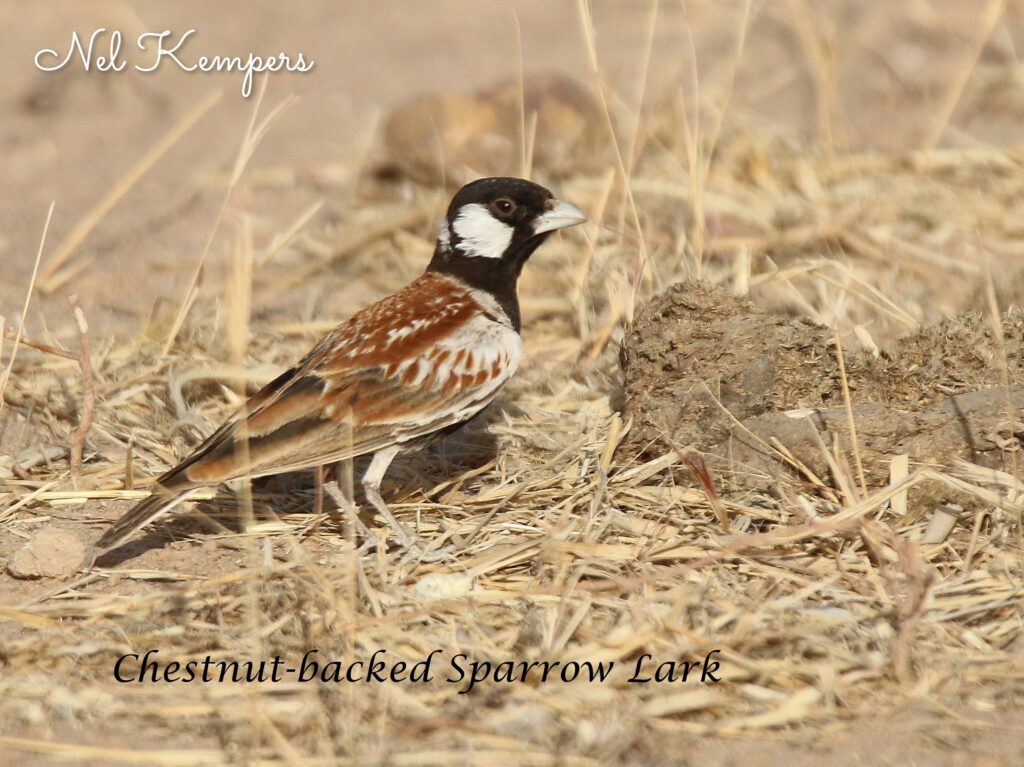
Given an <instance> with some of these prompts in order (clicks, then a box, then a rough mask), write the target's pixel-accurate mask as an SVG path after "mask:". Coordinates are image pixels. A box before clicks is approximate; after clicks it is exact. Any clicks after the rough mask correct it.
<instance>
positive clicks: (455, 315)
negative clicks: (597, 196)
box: [89, 178, 586, 564]
mask: <svg viewBox="0 0 1024 767" xmlns="http://www.w3.org/2000/svg"><path fill="white" fill-rule="evenodd" d="M584 221H586V217H585V216H584V215H583V214H582V213H581V212H580V211H579V210H578V209H577V208H575V207H574V206H572V205H570V204H569V203H567V202H562V201H560V200H557V199H555V198H554V197H553V196H552V194H551V192H549V191H548V190H547V189H545V188H544V187H542V186H538V185H537V184H534V183H531V182H529V181H524V180H522V179H517V178H485V179H481V180H479V181H474V182H472V183H470V184H467V185H466V186H464V187H463V188H462V189H461V190H459V192H458V193H457V194H456V195H455V197H454V199H453V200H452V202H451V205H450V206H449V207H448V214H447V216H446V218H445V221H444V224H443V225H442V227H441V232H440V234H439V236H438V238H437V246H436V247H435V249H434V257H433V258H432V259H431V261H430V265H429V266H428V267H427V271H426V272H425V273H424V274H423V275H422V276H421V277H419V278H418V279H416V280H415V281H414V282H412V283H411V284H410V285H409V286H408V287H406V288H405V289H403V290H401V291H399V292H398V293H395V294H394V295H392V296H388V297H387V298H384V299H382V300H380V301H378V302H377V303H375V304H373V305H372V306H369V307H367V308H366V309H363V310H362V311H360V312H358V313H357V314H356V315H355V316H353V317H352V318H351V319H349V320H348V321H347V322H344V323H342V324H341V325H339V326H338V327H337V328H335V329H334V330H333V331H332V332H331V333H330V334H328V335H327V336H326V337H325V338H324V339H323V340H321V341H320V342H319V343H318V344H317V345H316V346H314V347H313V349H312V350H311V351H310V352H309V353H308V354H307V355H306V356H305V357H304V358H303V359H302V360H301V361H300V362H299V363H298V364H297V365H295V367H293V368H292V369H290V370H288V371H287V372H285V373H283V374H282V375H280V376H278V377H277V378H275V379H274V380H273V381H271V382H270V383H269V384H267V385H266V386H264V387H263V388H262V389H261V390H260V391H259V392H258V393H256V394H255V395H254V396H253V397H251V398H250V399H249V400H248V402H246V404H245V406H244V407H243V408H242V410H241V412H239V413H237V414H235V416H233V417H232V418H230V419H229V420H228V421H227V422H226V423H224V424H223V425H222V426H221V427H220V428H219V429H217V430H216V431H215V432H214V433H213V434H211V435H210V436H209V437H208V438H207V439H206V441H205V442H203V443H202V444H201V445H200V446H199V447H198V448H197V449H196V450H195V452H193V453H192V454H191V455H190V456H188V457H187V458H186V459H185V460H183V461H182V462H181V463H179V464H178V465H177V466H175V467H174V468H173V469H171V470H170V471H168V472H167V473H165V474H164V475H162V476H161V477H159V478H158V479H157V481H156V489H155V490H154V492H153V494H152V495H151V496H150V497H149V498H146V499H145V500H143V501H141V502H140V503H139V504H137V505H136V506H135V507H134V508H132V509H131V510H130V511H129V512H128V513H127V514H125V515H124V516H123V517H121V518H120V519H119V520H117V521H116V522H115V523H114V524H112V525H111V526H110V528H109V529H108V530H107V531H106V532H105V533H103V535H102V536H101V537H100V539H99V540H98V541H97V542H96V544H95V546H94V547H93V552H92V557H94V556H95V555H96V554H99V553H103V552H105V551H107V550H109V549H111V548H113V547H114V546H117V545H118V544H119V543H121V542H122V541H124V540H125V539H126V538H128V537H129V536H130V535H132V533H134V532H135V531H137V530H138V529H139V528H141V527H142V526H143V525H145V524H147V523H149V522H151V521H152V520H154V519H155V518H157V517H158V516H160V515H161V514H164V513H165V512H168V511H170V510H171V509H172V508H173V507H174V506H175V505H177V504H178V503H179V502H180V501H182V500H184V499H186V498H188V497H189V496H190V495H192V494H194V493H195V492H196V491H197V490H198V489H199V488H202V487H206V486H210V485H217V484H220V483H222V482H228V481H230V480H235V479H241V478H247V477H248V478H252V477H261V476H266V475H268V474H278V473H281V472H289V471H297V470H300V469H308V468H313V467H317V466H322V465H324V464H331V463H335V462H338V461H345V460H348V459H351V458H356V457H358V456H363V455H372V459H371V461H370V464H369V468H368V469H367V470H366V473H365V474H364V475H363V479H362V485H363V489H364V491H365V494H366V499H367V500H368V501H369V502H370V504H372V505H373V507H374V508H375V509H376V510H377V511H378V512H379V513H380V515H381V516H382V517H383V518H384V519H385V520H386V521H387V523H388V524H389V525H390V526H391V527H392V528H393V530H394V532H395V536H396V539H397V541H398V543H400V544H401V545H403V546H406V547H409V546H410V545H413V543H414V542H413V538H412V536H410V534H409V533H408V532H407V531H406V529H405V527H404V526H403V525H402V524H401V523H400V522H399V521H398V520H397V519H395V517H394V516H393V515H392V513H391V511H390V509H388V507H387V504H385V503H384V499H383V498H382V497H381V494H380V483H381V480H382V478H383V477H384V474H385V472H386V471H387V470H388V466H389V465H390V464H391V461H392V460H393V459H394V458H395V456H397V455H398V454H400V453H403V452H406V451H410V450H417V449H420V448H423V447H424V446H426V445H427V444H429V443H430V442H431V441H433V440H434V439H436V438H437V437H439V436H442V435H444V434H447V433H450V432H451V431H453V430H455V429H457V428H458V427H459V426H461V425H463V424H465V423H466V422H467V421H469V420H470V419H471V418H473V416H475V415H476V414H477V413H479V412H480V411H481V410H482V409H483V408H485V407H486V406H487V405H488V404H489V403H490V402H491V401H492V400H493V399H494V398H495V396H496V395H497V393H498V390H499V389H501V387H502V386H503V385H504V384H505V382H506V381H508V380H509V378H511V377H512V374H513V373H514V372H515V370H516V365H517V364H518V363H519V358H520V356H521V355H522V351H523V343H522V340H521V339H520V337H519V329H520V316H519V300H518V296H517V294H516V282H517V280H518V278H519V274H520V272H521V271H522V269H523V265H524V264H525V263H526V261H527V259H529V258H530V256H531V255H532V254H533V252H534V251H535V250H536V249H537V247H538V246H540V244H541V243H543V242H544V240H546V239H547V238H548V237H549V236H550V235H551V233H552V232H554V231H555V230H557V229H564V228H566V227H570V226H575V225H576V224H580V223H582V222H584ZM92 557H91V558H90V562H89V563H90V564H91V559H92Z"/></svg>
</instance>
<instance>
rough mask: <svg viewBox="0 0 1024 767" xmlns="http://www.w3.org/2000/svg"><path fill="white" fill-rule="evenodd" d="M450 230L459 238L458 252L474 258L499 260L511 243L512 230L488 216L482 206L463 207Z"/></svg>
mask: <svg viewBox="0 0 1024 767" xmlns="http://www.w3.org/2000/svg"><path fill="white" fill-rule="evenodd" d="M452 229H454V230H455V234H456V235H457V236H458V238H459V241H460V242H459V250H461V251H462V253H463V255H466V256H471V257H474V258H501V257H502V255H503V254H504V253H505V251H506V250H507V249H508V246H509V243H510V242H512V235H513V233H514V230H513V229H512V227H511V226H509V225H508V224H505V223H503V222H501V221H499V220H498V219H496V218H495V217H494V216H492V215H491V214H490V211H488V210H487V208H485V207H484V206H483V205H480V204H479V203H475V202H471V203H469V204H468V205H463V206H462V208H461V209H460V210H459V215H457V216H456V217H455V221H454V223H453V224H452Z"/></svg>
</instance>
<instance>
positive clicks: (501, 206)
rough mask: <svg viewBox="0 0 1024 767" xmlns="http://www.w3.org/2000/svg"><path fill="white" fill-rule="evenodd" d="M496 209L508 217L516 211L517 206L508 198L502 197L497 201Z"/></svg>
mask: <svg viewBox="0 0 1024 767" xmlns="http://www.w3.org/2000/svg"><path fill="white" fill-rule="evenodd" d="M494 209H495V210H497V211H498V212H499V213H503V214H505V215H508V214H509V213H511V212H512V211H513V210H515V209H516V204H515V203H514V202H512V200H510V199H509V198H508V197H502V198H501V199H500V200H496V201H495V203H494Z"/></svg>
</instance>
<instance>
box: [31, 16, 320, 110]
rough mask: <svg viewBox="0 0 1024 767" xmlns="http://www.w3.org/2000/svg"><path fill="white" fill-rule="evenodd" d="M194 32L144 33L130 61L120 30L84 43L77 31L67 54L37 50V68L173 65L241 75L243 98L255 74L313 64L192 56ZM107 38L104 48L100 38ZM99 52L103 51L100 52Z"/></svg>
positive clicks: (281, 56) (102, 31) (281, 58)
mask: <svg viewBox="0 0 1024 767" xmlns="http://www.w3.org/2000/svg"><path fill="white" fill-rule="evenodd" d="M195 33H196V30H195V29H190V30H188V31H187V32H185V33H184V34H183V35H181V36H180V37H177V38H176V37H175V35H174V33H173V32H172V31H171V30H169V29H165V30H164V31H163V32H144V33H142V34H141V35H139V36H138V38H136V40H135V44H136V45H137V46H138V48H139V51H141V53H140V54H137V55H138V56H139V57H140V58H141V60H139V61H133V62H130V61H129V59H128V53H127V52H126V51H125V50H124V49H123V48H124V35H123V34H122V33H121V31H120V30H117V29H115V30H113V31H111V32H110V33H109V34H107V28H106V27H100V28H99V29H97V30H96V31H95V32H93V33H92V34H91V35H89V39H88V43H83V42H82V38H81V37H80V36H79V35H78V32H72V33H71V42H70V45H69V46H68V48H67V50H66V52H64V53H61V52H59V51H57V50H54V49H53V48H42V49H41V50H39V51H36V57H35V63H36V68H37V69H40V70H42V71H43V72H57V71H59V70H61V69H64V68H65V67H66V66H68V65H70V64H72V63H73V61H74V60H75V58H76V56H77V59H78V61H79V62H80V63H81V66H82V69H84V70H85V71H86V72H90V71H93V70H95V71H97V72H123V71H124V70H125V69H126V68H127V67H128V66H129V65H131V67H132V68H133V69H134V70H136V71H138V72H155V71H156V70H157V69H159V68H160V67H161V66H163V65H164V64H168V65H171V66H176V67H178V68H179V69H181V70H183V71H185V72H240V73H241V74H242V96H244V97H248V96H249V94H251V93H252V80H253V75H254V74H255V73H257V72H279V71H282V70H284V71H286V72H308V71H309V70H311V69H312V68H313V66H314V64H315V63H316V62H314V61H313V60H312V59H309V60H307V59H306V57H305V55H304V54H302V53H298V54H296V55H294V56H290V55H288V54H287V53H278V54H276V55H271V56H257V55H255V54H253V53H249V54H247V55H245V56H222V55H215V56H206V55H201V56H194V55H191V56H190V55H189V53H188V52H187V51H186V50H184V46H185V43H186V41H187V40H188V39H189V38H190V37H192V35H194V34H195ZM104 35H106V41H105V42H106V45H105V46H104V43H103V42H102V41H101V38H102V37H103V36H104ZM100 51H102V52H100Z"/></svg>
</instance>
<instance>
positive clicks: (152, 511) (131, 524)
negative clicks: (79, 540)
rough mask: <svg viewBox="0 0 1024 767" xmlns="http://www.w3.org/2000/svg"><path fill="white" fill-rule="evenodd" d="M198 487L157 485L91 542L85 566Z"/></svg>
mask: <svg viewBox="0 0 1024 767" xmlns="http://www.w3.org/2000/svg"><path fill="white" fill-rule="evenodd" d="M199 489H200V487H198V486H185V487H177V488H168V487H165V486H163V485H157V488H156V490H155V491H154V492H153V494H152V495H151V496H149V498H146V499H144V500H142V501H139V502H138V503H137V504H135V505H134V506H133V507H132V508H131V510H130V511H128V512H127V513H126V514H125V515H124V516H122V517H121V518H120V519H119V520H117V521H116V522H115V523H114V524H112V525H111V526H110V527H109V528H107V530H106V532H104V533H103V535H101V536H100V539H99V540H98V541H96V543H94V544H93V547H92V550H91V551H90V552H89V556H88V557H87V558H86V563H85V564H86V567H87V568H88V567H91V566H92V563H93V561H94V560H95V559H96V557H97V556H99V555H100V554H103V553H104V552H106V551H109V550H110V549H112V548H114V547H115V546H117V545H118V544H119V543H121V542H123V541H124V540H125V539H127V538H128V537H129V536H131V535H132V534H133V533H134V532H135V531H136V530H139V529H140V528H141V527H143V526H144V525H147V524H149V523H150V522H152V521H153V520H154V519H156V518H157V517H159V516H160V515H161V514H166V513H167V512H168V511H170V510H171V509H173V508H174V507H175V506H177V505H178V504H179V503H181V502H182V501H184V500H185V499H187V498H189V497H190V496H192V495H194V494H195V493H196V491H198V490H199Z"/></svg>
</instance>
